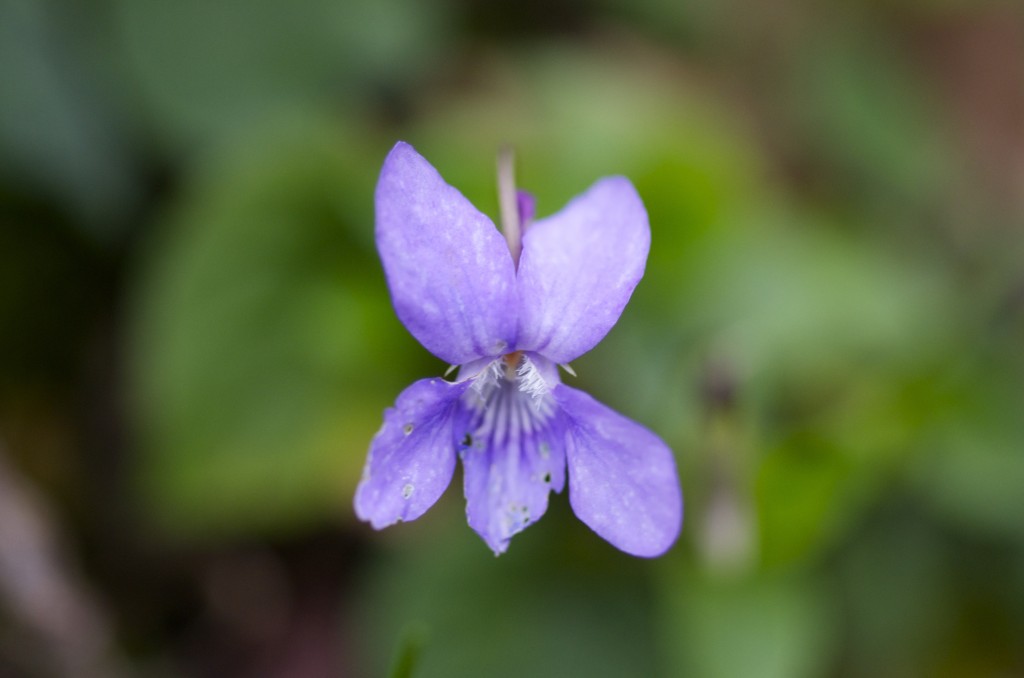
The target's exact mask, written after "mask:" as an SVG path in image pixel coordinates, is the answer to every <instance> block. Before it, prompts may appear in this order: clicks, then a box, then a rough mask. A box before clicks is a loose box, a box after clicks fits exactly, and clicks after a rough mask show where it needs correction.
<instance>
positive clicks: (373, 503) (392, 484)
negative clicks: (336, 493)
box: [355, 379, 468, 530]
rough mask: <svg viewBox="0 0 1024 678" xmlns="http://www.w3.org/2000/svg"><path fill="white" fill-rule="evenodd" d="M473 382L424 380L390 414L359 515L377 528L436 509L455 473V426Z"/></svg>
mask: <svg viewBox="0 0 1024 678" xmlns="http://www.w3.org/2000/svg"><path fill="white" fill-rule="evenodd" d="M467 387H468V382H463V383H461V384H460V383H451V382H448V381H445V380H444V379H422V380H420V381H417V382H414V383H413V384H412V385H411V386H409V387H408V388H406V389H405V390H404V391H402V393H401V394H400V395H399V396H398V399H397V400H396V401H395V406H394V407H389V408H388V409H387V410H386V411H385V412H384V425H383V426H382V427H381V429H380V431H379V432H378V433H377V435H376V436H374V438H373V442H371V443H370V453H369V456H368V457H367V459H366V466H365V467H364V469H363V478H362V480H361V481H360V483H359V487H358V488H357V489H356V497H355V510H356V515H357V516H359V518H360V519H361V520H365V521H369V523H370V524H371V525H373V527H374V528H376V529H378V530H379V529H381V528H384V527H387V526H388V525H393V524H394V523H397V522H400V521H409V520H415V519H416V518H419V517H420V516H421V515H423V514H424V513H426V511H427V509H429V508H430V507H431V506H433V505H434V503H435V502H437V500H438V499H439V498H440V497H441V495H442V494H443V493H444V491H445V489H446V488H447V487H448V484H449V483H450V482H451V479H452V474H453V473H454V471H455V457H456V451H455V441H454V440H453V438H452V423H453V420H454V418H455V415H456V414H457V411H458V399H459V397H460V396H461V395H462V394H463V392H465V390H466V388H467Z"/></svg>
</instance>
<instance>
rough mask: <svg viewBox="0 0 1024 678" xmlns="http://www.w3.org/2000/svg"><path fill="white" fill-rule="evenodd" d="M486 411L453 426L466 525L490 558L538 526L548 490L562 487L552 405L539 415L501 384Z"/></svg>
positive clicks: (557, 419)
mask: <svg viewBox="0 0 1024 678" xmlns="http://www.w3.org/2000/svg"><path fill="white" fill-rule="evenodd" d="M499 388H501V389H504V390H503V392H501V393H499V394H497V396H496V397H494V398H492V399H491V400H490V402H489V404H488V407H487V410H486V411H476V410H474V409H473V408H472V407H469V408H467V409H466V410H465V411H464V418H463V419H462V420H461V421H460V422H459V423H457V424H456V425H455V426H456V428H455V430H456V432H457V433H458V432H464V433H463V438H462V439H461V441H460V443H461V444H460V446H459V450H460V451H459V455H460V456H461V457H462V466H463V470H464V481H465V492H466V516H467V518H468V519H469V525H470V527H472V528H473V529H474V530H476V532H477V533H478V534H479V535H480V536H481V537H483V540H484V541H485V542H487V545H488V546H490V547H491V550H493V551H494V553H495V555H500V554H501V553H504V552H505V550H506V549H507V548H508V544H509V541H510V540H511V539H512V537H513V535H515V534H516V533H518V532H521V531H522V530H524V529H525V528H526V527H527V526H528V525H529V524H530V523H532V522H535V521H536V520H538V519H539V518H540V517H541V516H542V515H544V512H545V511H547V508H548V494H549V493H550V491H551V490H554V491H556V492H561V491H562V488H563V487H565V443H564V441H565V421H564V419H563V418H562V417H561V413H560V412H558V411H557V408H555V406H554V403H553V402H551V401H548V402H547V403H545V406H544V407H543V408H542V409H539V410H538V409H537V403H536V401H535V399H534V398H533V397H531V396H530V395H529V394H528V393H527V392H526V391H520V390H518V386H517V385H515V384H513V383H511V382H507V383H505V384H503V385H501V386H499Z"/></svg>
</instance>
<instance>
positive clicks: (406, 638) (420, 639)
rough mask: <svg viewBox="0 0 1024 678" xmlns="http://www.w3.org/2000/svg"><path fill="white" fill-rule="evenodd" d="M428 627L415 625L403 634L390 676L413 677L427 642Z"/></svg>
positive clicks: (390, 677)
mask: <svg viewBox="0 0 1024 678" xmlns="http://www.w3.org/2000/svg"><path fill="white" fill-rule="evenodd" d="M426 635H427V632H426V629H424V628H422V627H419V626H413V627H412V628H409V629H407V630H406V632H405V633H404V634H403V635H402V640H401V643H400V644H399V646H398V652H397V654H396V656H395V662H394V664H392V665H391V673H389V674H388V676H389V678H413V676H414V675H415V674H416V667H417V666H418V665H419V660H420V654H422V652H423V646H424V645H425V644H426V642H427V641H426Z"/></svg>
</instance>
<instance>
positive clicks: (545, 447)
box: [538, 443, 551, 459]
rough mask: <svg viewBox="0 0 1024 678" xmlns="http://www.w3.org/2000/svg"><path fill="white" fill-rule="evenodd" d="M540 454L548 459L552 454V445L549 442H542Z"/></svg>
mask: <svg viewBox="0 0 1024 678" xmlns="http://www.w3.org/2000/svg"><path fill="white" fill-rule="evenodd" d="M538 449H539V451H540V456H541V457H543V458H544V459H547V458H548V457H550V456H551V445H550V444H548V443H541V444H540V446H539V448H538Z"/></svg>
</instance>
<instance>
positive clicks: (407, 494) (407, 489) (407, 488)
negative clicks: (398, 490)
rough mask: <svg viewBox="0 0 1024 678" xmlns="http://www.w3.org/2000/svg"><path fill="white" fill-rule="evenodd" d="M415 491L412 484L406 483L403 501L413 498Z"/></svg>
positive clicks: (403, 490)
mask: <svg viewBox="0 0 1024 678" xmlns="http://www.w3.org/2000/svg"><path fill="white" fill-rule="evenodd" d="M415 489H416V488H415V487H413V486H412V483H406V484H405V487H403V488H402V499H408V498H409V497H411V496H412V493H413V491H414V490H415Z"/></svg>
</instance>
